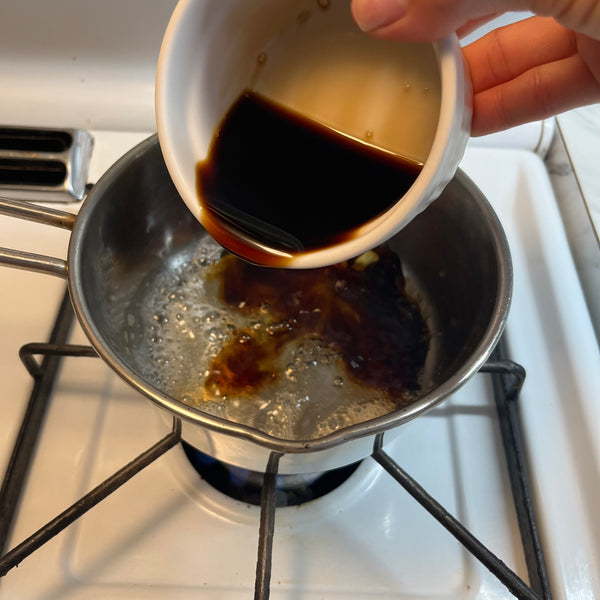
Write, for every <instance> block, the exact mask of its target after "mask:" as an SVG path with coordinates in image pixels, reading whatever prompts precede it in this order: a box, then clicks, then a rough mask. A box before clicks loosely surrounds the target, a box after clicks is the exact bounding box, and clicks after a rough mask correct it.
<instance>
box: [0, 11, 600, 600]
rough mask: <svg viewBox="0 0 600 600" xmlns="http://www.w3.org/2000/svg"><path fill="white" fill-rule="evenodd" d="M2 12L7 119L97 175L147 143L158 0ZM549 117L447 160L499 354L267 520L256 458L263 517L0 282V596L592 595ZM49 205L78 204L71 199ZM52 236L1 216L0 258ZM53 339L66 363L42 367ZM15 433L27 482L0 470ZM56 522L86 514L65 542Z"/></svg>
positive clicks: (599, 361) (590, 334) (10, 468)
mask: <svg viewBox="0 0 600 600" xmlns="http://www.w3.org/2000/svg"><path fill="white" fill-rule="evenodd" d="M4 4H6V5H7V7H5V8H6V10H3V19H2V21H1V22H0V33H1V34H2V35H1V36H0V48H2V49H3V52H0V57H5V58H0V73H1V74H2V77H3V81H4V82H6V85H5V86H4V88H3V94H2V95H1V97H0V121H2V122H3V124H5V125H8V126H15V125H20V126H27V127H56V128H68V129H69V130H71V129H83V130H86V131H88V132H89V133H90V134H91V138H93V149H92V150H91V154H90V157H89V158H90V162H89V168H88V167H86V168H87V169H88V171H87V177H86V182H87V183H88V184H93V183H95V182H96V181H97V180H98V179H99V178H100V177H101V175H102V173H104V171H105V170H106V169H107V168H108V167H109V166H110V165H111V164H112V163H113V162H114V161H116V160H117V159H118V158H119V157H120V156H122V155H123V154H124V153H125V152H126V151H127V150H129V149H130V148H131V147H133V146H134V145H135V144H137V143H138V142H140V141H142V140H143V139H144V138H145V137H147V136H148V135H150V134H151V133H152V132H153V130H154V121H153V109H152V88H153V81H154V68H155V62H156V56H157V52H158V45H159V43H160V39H161V37H162V31H163V29H164V26H165V25H166V21H167V19H168V17H169V15H170V13H171V11H172V9H173V7H174V4H175V1H174V0H169V1H168V2H165V1H163V0H161V1H151V0H130V1H128V2H103V3H97V2H96V3H92V2H84V1H79V2H72V1H71V0H56V1H54V2H52V3H48V2H42V1H41V0H22V1H20V2H19V3H8V2H5V3H4ZM9 6H10V10H9V9H8V7H9ZM548 125H549V124H548V123H543V124H533V125H531V126H526V127H523V128H519V129H518V130H513V131H510V132H507V133H506V134H505V135H503V136H501V137H497V136H491V137H490V138H487V139H484V140H480V141H478V143H477V145H475V144H470V146H469V148H468V149H467V152H466V155H465V158H464V160H463V162H462V164H461V168H462V169H463V170H464V171H465V172H466V173H467V174H468V175H469V176H470V177H471V178H472V179H473V180H474V181H475V183H476V184H477V185H478V186H479V187H480V188H481V190H482V191H483V193H484V194H485V195H486V197H487V198H488V199H489V201H490V202H491V204H492V205H493V207H494V209H495V210H496V212H497V213H498V216H499V218H500V220H501V222H502V224H503V226H504V229H505V231H506V235H507V237H508V240H509V245H510V248H511V253H512V259H513V268H514V295H513V301H512V306H511V310H510V315H509V319H508V323H507V327H506V333H505V336H504V338H503V341H502V346H501V348H500V352H499V353H498V354H497V355H495V356H494V357H493V359H492V361H491V362H490V363H488V365H487V367H486V369H485V372H482V373H479V374H477V375H475V376H474V377H473V378H472V379H471V380H470V381H469V383H468V384H467V385H465V386H464V387H463V388H462V389H460V390H459V391H458V392H457V393H456V394H455V395H454V396H453V397H452V398H450V399H448V400H447V401H446V402H444V403H443V404H442V405H440V406H439V407H438V408H436V409H434V410H432V411H431V412H429V413H428V414H426V415H424V416H422V417H419V418H418V419H416V420H414V421H411V422H409V423H407V424H405V425H402V426H401V429H400V431H399V432H398V435H397V437H396V438H395V439H394V440H393V441H389V440H386V436H385V435H384V436H383V438H382V439H378V440H377V444H376V445H375V447H374V449H373V455H372V456H371V457H369V458H367V459H365V460H363V461H362V462H361V463H360V464H358V465H355V468H354V469H352V470H351V471H352V472H351V473H343V474H339V477H338V480H336V481H334V482H333V483H331V484H330V488H332V489H330V490H329V491H328V492H327V493H325V494H323V495H321V496H320V497H318V498H316V499H313V500H310V501H304V502H301V503H299V504H295V505H293V506H283V507H278V508H276V509H274V508H273V507H272V505H273V504H274V501H273V502H272V500H273V499H274V498H275V499H276V498H277V492H276V490H275V487H274V485H273V484H274V481H275V476H274V468H273V465H271V471H270V472H269V473H268V474H267V475H266V476H265V478H264V482H265V485H264V486H263V490H266V491H264V493H263V497H262V498H263V506H262V507H261V506H258V505H257V504H255V503H254V501H253V500H252V499H251V498H250V497H248V496H244V497H242V498H241V499H240V498H239V497H236V498H234V497H231V496H230V495H228V494H226V493H225V492H224V491H222V489H221V490H220V489H217V488H218V486H217V487H215V486H216V485H217V484H216V483H215V482H213V481H212V478H211V477H210V476H209V475H208V473H207V472H203V475H199V474H198V472H197V471H196V469H195V468H194V466H192V464H191V462H190V460H189V456H188V455H189V454H190V452H189V451H188V452H187V453H186V448H184V447H183V446H182V445H181V444H180V443H179V440H178V433H177V423H175V424H174V428H172V427H171V425H170V424H166V423H165V421H164V419H163V418H162V416H161V415H159V414H158V413H157V411H156V409H155V408H154V406H153V405H152V404H151V403H150V402H149V401H148V400H147V399H146V398H144V397H142V396H140V395H139V394H138V393H137V392H135V391H133V390H132V389H131V388H130V387H128V386H127V385H126V384H125V383H123V382H122V381H121V380H120V379H119V378H118V377H117V376H116V375H115V374H114V373H113V371H111V370H110V369H109V367H108V366H107V365H105V364H104V363H103V362H102V361H101V360H100V359H99V358H97V357H94V356H93V353H92V352H89V351H87V350H86V347H87V345H88V342H87V340H86V338H85V336H84V334H83V332H82V330H81V329H80V327H79V325H78V324H77V323H76V321H72V319H73V315H72V313H71V311H70V305H69V301H68V297H67V296H66V295H65V292H66V290H65V283H64V281H63V280H61V279H58V278H54V277H51V276H46V275H40V274H36V273H31V272H26V271H19V270H15V269H8V268H0V288H1V289H2V294H1V296H0V331H1V332H2V337H1V339H0V381H1V382H2V396H1V400H0V410H1V418H0V439H1V440H2V442H1V443H0V468H2V473H4V472H8V473H16V475H15V479H17V480H19V479H20V477H21V476H22V479H23V480H22V485H16V484H14V480H13V479H11V481H10V482H9V483H7V482H6V481H5V484H4V488H3V491H2V496H1V497H0V508H1V510H0V533H6V534H7V535H6V542H5V547H4V548H3V549H2V550H1V552H2V557H0V566H1V567H2V568H1V569H0V571H2V573H0V574H2V575H3V577H2V578H1V579H0V600H5V599H6V600H7V599H11V600H12V599H15V600H16V599H18V600H27V599H32V600H33V599H36V600H40V599H47V600H49V599H59V598H60V599H61V600H62V599H72V600H75V599H86V598H99V597H101V598H106V599H117V598H138V599H148V600H154V599H156V600H159V599H160V600H165V599H169V600H172V599H180V600H184V599H186V600H187V599H192V598H194V599H195V598H207V599H209V598H219V599H225V598H227V599H238V598H239V599H242V598H250V597H252V596H253V595H254V597H255V598H267V597H269V595H270V596H271V597H273V598H281V599H282V600H283V599H291V598H294V599H296V600H316V599H321V598H326V599H335V598H357V599H360V600H368V599H370V598H378V599H384V598H411V599H414V598H429V599H430V598H438V599H442V598H448V599H454V598H466V597H469V598H479V599H484V598H485V599H489V598H497V599H500V598H512V597H514V596H516V597H520V598H536V597H537V598H549V597H552V598H557V599H566V600H572V599H575V598H576V599H577V600H579V599H584V598H585V599H593V598H599V597H600V566H599V565H600V536H599V533H598V532H600V522H599V517H598V511H597V505H598V503H599V500H600V441H599V440H600V438H599V436H598V434H597V431H598V425H599V424H600V401H599V398H598V393H597V390H598V389H600V351H599V347H598V340H597V338H596V336H595V333H594V328H593V326H592V323H591V320H590V317H589V314H588V308H587V306H586V303H585V298H584V294H583V292H582V289H581V285H580V280H579V277H578V272H577V268H576V267H575V265H574V262H573V259H572V256H571V252H570V249H569V244H568V241H567V237H566V235H565V228H564V225H563V222H562V220H561V215H560V213H559V210H558V207H557V199H556V197H555V194H554V191H553V188H552V185H551V182H550V178H549V174H548V171H547V169H546V165H545V164H544V162H543V160H542V158H541V157H540V155H539V154H543V153H544V151H545V149H547V146H548V144H549V143H550V140H551V135H547V134H548V132H550V133H551V131H552V127H551V126H550V127H549V126H548ZM536 151H537V152H536ZM66 200H67V201H66V203H63V204H61V205H60V208H61V209H65V210H68V211H70V212H73V213H77V211H78V210H79V206H80V201H79V200H77V199H74V198H69V197H67V199H66ZM68 240H69V234H68V232H66V231H64V230H59V229H54V228H49V227H46V226H42V225H39V224H36V223H31V222H23V221H18V220H15V219H10V218H8V217H2V216H0V245H1V246H4V247H9V248H18V249H21V250H27V251H31V252H37V253H41V254H45V255H50V256H55V257H59V258H64V257H65V256H66V249H67V245H68ZM57 315H58V316H57ZM55 323H58V325H57V326H55ZM49 340H50V341H52V342H55V341H58V342H59V344H58V346H59V347H61V348H63V350H64V348H65V346H64V345H63V344H64V343H65V342H66V343H68V344H69V345H70V346H69V348H70V350H69V351H68V352H64V353H65V354H68V355H67V356H63V357H60V358H55V357H53V356H50V358H45V359H44V358H42V357H43V356H44V353H45V352H46V351H48V349H49V348H48V346H47V345H45V344H46V343H47V342H48V341H49ZM32 343H33V345H31V344H32ZM37 343H42V345H37ZM73 345H75V347H73ZM23 346H25V349H24V352H23V355H24V358H25V361H26V362H27V363H28V364H29V366H30V368H31V370H32V371H33V375H34V376H32V375H31V374H30V373H29V372H28V371H27V369H26V368H25V366H24V364H23V363H22V361H21V359H20V358H19V350H20V349H21V348H22V347H23ZM53 349H54V350H56V347H55V346H54V347H53ZM59 352H60V350H59ZM73 354H77V356H73ZM28 357H33V358H34V360H35V362H34V363H31V361H30V360H29V358H28ZM515 363H516V364H515ZM39 364H41V365H42V368H41V369H40V368H38V366H36V365H39ZM518 365H521V366H522V368H523V369H524V371H525V372H526V376H525V380H524V382H521V376H522V369H521V368H520V367H519V366H518ZM54 371H56V377H55V378H54V379H55V381H54V383H53V386H52V387H51V388H50V384H49V381H51V380H53V377H52V375H53V374H54V373H53V372H54ZM521 383H522V387H521V388H520V390H519V386H520V384H521ZM40 397H41V398H42V400H41V401H40V400H39V398H40ZM30 398H35V399H36V400H35V403H34V410H33V411H31V410H30V409H31V406H32V404H31V403H30ZM28 407H29V409H28ZM32 412H33V414H31V413H32ZM24 422H25V423H29V424H30V425H28V426H26V429H25V431H26V433H25V434H23V430H22V429H21V426H22V423H24ZM31 423H33V425H31ZM38 426H39V435H31V431H32V430H33V432H34V433H36V431H35V430H36V429H37V428H38ZM23 435H25V438H26V443H25V444H24V445H25V446H26V452H25V454H26V455H28V454H31V464H30V465H29V466H28V467H27V464H24V465H22V464H20V460H21V459H19V460H18V461H17V464H15V462H14V460H11V456H12V455H13V450H14V448H15V443H16V442H17V441H18V440H21V441H22V440H23ZM30 435H31V437H30ZM140 457H141V459H140ZM23 462H24V463H27V461H25V460H24V461H23ZM273 462H274V463H275V462H276V457H275V460H274V461H273ZM141 467H144V468H141ZM265 468H267V465H265ZM134 473H135V474H134ZM115 474H117V477H116V479H115V477H114V476H115ZM130 476H131V478H129V477H130ZM107 481H108V482H109V483H108V484H107V483H106V482H107ZM18 483H21V482H18ZM116 483H122V485H120V486H117V485H116ZM113 484H115V485H114V486H113ZM303 484H304V482H303ZM112 487H115V488H116V489H115V490H114V491H113V492H112V493H110V494H106V492H109V491H111V489H112ZM7 488H9V491H10V494H9V493H6V491H7ZM17 492H19V493H18V494H17ZM90 492H91V494H92V497H91V498H90V496H89V494H90ZM311 493H313V492H311ZM314 493H315V494H316V492H314ZM104 495H106V498H103V499H102V500H101V501H99V502H98V503H97V504H96V503H95V501H96V500H97V499H99V498H100V497H103V496H104ZM258 495H259V496H260V490H259V494H258ZM317 495H318V494H317ZM82 498H84V500H85V501H82V500H81V499H82ZM92 505H93V506H92ZM88 508H89V510H86V509H88ZM13 509H14V510H13ZM65 511H66V517H67V520H69V521H70V520H72V517H75V516H79V513H83V514H81V516H79V518H78V519H76V520H74V521H73V522H72V523H71V524H70V525H68V526H67V527H65V528H64V529H62V526H61V524H62V523H63V518H64V517H65ZM58 522H60V523H59V525H57V523H58ZM48 524H50V526H48ZM55 526H56V527H55ZM447 528H448V529H450V531H448V529H447ZM54 533H56V535H53V534H54ZM31 536H33V538H32V537H31ZM46 536H47V537H48V538H49V540H48V541H45V537H46ZM41 537H43V538H44V540H41V539H40V538H41ZM271 537H272V539H271ZM459 540H460V541H459ZM41 541H45V543H43V544H41V543H40V542H41ZM23 542H25V546H26V548H25V550H26V551H24V552H22V553H17V556H18V558H17V562H18V563H19V564H18V567H17V566H16V565H15V564H14V563H15V560H14V556H15V555H14V550H15V548H17V549H19V548H21V549H22V548H23V546H22V543H23ZM38 546H39V547H38ZM29 550H31V552H29ZM490 569H491V570H490ZM4 571H6V574H4Z"/></svg>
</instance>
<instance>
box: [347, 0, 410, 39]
mask: <svg viewBox="0 0 600 600" xmlns="http://www.w3.org/2000/svg"><path fill="white" fill-rule="evenodd" d="M404 15H406V0H362V1H359V2H355V7H354V18H355V20H356V24H357V25H358V26H359V27H360V28H361V29H362V30H363V31H367V32H368V31H374V30H375V29H380V28H381V27H385V26H386V25H390V24H391V23H394V21H398V20H399V19H401V18H402V17H404Z"/></svg>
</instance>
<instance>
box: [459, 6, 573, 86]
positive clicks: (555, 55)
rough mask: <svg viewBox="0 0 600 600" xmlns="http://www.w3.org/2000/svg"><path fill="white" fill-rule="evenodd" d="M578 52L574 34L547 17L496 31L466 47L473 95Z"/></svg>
mask: <svg viewBox="0 0 600 600" xmlns="http://www.w3.org/2000/svg"><path fill="white" fill-rule="evenodd" d="M576 52H577V44H576V39H575V35H574V34H573V33H572V32H569V30H567V29H565V28H564V27H561V26H560V25H559V24H558V23H556V21H554V20H553V19H550V18H544V17H532V18H530V19H526V20H524V21H519V22H517V23H514V24H512V25H508V26H506V27H501V28H500V29H494V30H493V31H491V32H490V33H488V34H487V35H486V36H484V37H483V38H481V39H479V40H477V41H475V42H473V43H472V44H469V45H468V46H466V47H465V48H464V56H465V59H466V61H467V63H468V65H469V69H470V71H471V81H472V84H473V92H474V93H477V92H479V91H481V90H483V89H486V88H490V87H493V86H495V85H498V84H500V83H504V82H506V81H509V80H511V79H514V78H515V77H517V76H518V75H521V74H522V73H524V72H525V71H527V70H528V69H531V68H533V67H535V66H537V65H541V64H544V63H549V62H553V61H555V60H559V59H561V58H566V57H568V56H571V55H572V54H575V53H576Z"/></svg>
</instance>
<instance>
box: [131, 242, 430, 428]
mask: <svg viewBox="0 0 600 600" xmlns="http://www.w3.org/2000/svg"><path fill="white" fill-rule="evenodd" d="M126 324H127V326H126V328H125V331H124V336H125V342H126V345H127V348H128V351H129V352H130V353H131V355H132V357H133V358H134V360H135V362H136V364H138V365H139V369H138V370H140V371H142V373H141V374H142V375H143V376H144V377H145V378H146V379H147V380H148V381H149V382H150V383H152V384H153V385H154V386H155V387H157V388H159V389H161V390H163V391H164V392H166V393H167V394H169V395H170V396H172V397H174V398H176V399H178V400H180V401H182V402H184V403H186V404H189V405H190V406H194V407H197V408H200V409H201V410H203V411H205V412H207V413H210V414H213V415H216V416H219V417H222V418H225V419H228V420H230V421H234V422H236V423H241V424H246V425H249V426H251V427H255V428H257V429H259V430H261V431H263V432H265V433H267V434H269V435H273V436H275V437H278V438H284V439H303V440H304V439H315V438H319V437H322V436H324V435H327V434H328V433H331V432H333V431H336V430H338V429H339V428H341V427H345V426H349V425H352V424H355V423H360V422H364V421H366V420H369V419H372V418H376V417H378V416H381V415H384V414H387V413H389V412H391V411H393V410H395V409H397V408H399V407H401V406H403V405H406V404H409V403H410V402H411V400H413V399H414V398H415V395H417V394H418V393H419V390H420V388H421V386H420V383H421V377H422V370H423V365H424V363H425V358H426V356H427V351H428V345H429V334H428V330H427V326H426V324H425V321H424V319H423V317H422V315H421V311H420V309H419V307H418V305H417V304H416V303H415V302H414V301H413V300H411V299H410V298H408V296H407V294H406V293H405V281H404V276H403V274H402V269H401V266H400V260H399V259H398V257H397V256H396V255H395V254H394V253H393V252H392V251H391V250H389V249H388V248H387V247H381V248H378V249H376V250H375V251H371V252H369V253H367V254H366V255H363V256H361V257H359V258H358V259H356V260H353V261H349V262H347V263H343V264H341V265H334V266H332V267H326V268H323V269H313V270H310V271H297V270H280V269H268V268H262V267H256V266H253V265H250V264H248V263H246V262H244V261H241V260H240V259H238V258H236V257H234V256H233V255H230V254H227V253H224V251H223V250H222V248H221V247H220V246H219V245H218V244H216V242H214V241H213V240H212V239H211V238H210V237H209V236H205V237H203V238H201V239H200V240H198V241H197V242H196V243H194V244H193V245H192V246H189V247H187V248H185V249H184V250H182V251H180V252H179V253H178V254H176V255H175V256H172V257H170V259H169V268H168V269H161V270H160V271H159V272H156V273H154V274H152V275H151V276H149V277H148V279H147V280H146V283H145V284H144V285H142V286H141V287H140V289H139V291H138V294H137V296H136V297H135V298H133V299H132V303H131V310H130V311H128V314H127V316H126Z"/></svg>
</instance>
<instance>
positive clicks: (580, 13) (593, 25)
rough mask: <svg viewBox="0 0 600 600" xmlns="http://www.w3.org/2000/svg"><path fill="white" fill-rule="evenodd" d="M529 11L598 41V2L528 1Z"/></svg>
mask: <svg viewBox="0 0 600 600" xmlns="http://www.w3.org/2000/svg"><path fill="white" fill-rule="evenodd" d="M528 4H529V9H530V10H532V11H533V12H534V13H537V14H539V15H547V16H551V17H554V18H555V19H556V20H557V21H558V22H559V23H560V24H561V25H564V26H565V27H568V28H569V29H573V30H574V31H578V32H579V33H583V34H585V35H587V36H589V37H591V38H593V39H596V40H600V2H598V0H529V1H528Z"/></svg>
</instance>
